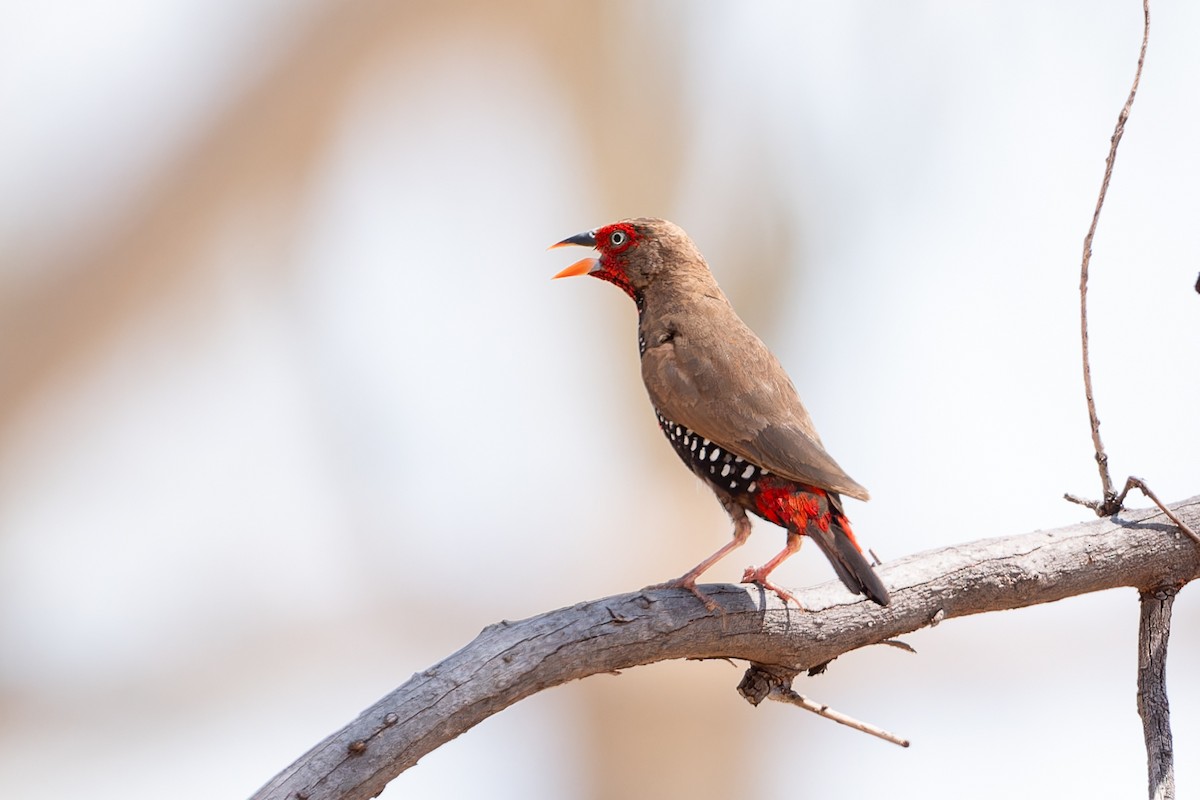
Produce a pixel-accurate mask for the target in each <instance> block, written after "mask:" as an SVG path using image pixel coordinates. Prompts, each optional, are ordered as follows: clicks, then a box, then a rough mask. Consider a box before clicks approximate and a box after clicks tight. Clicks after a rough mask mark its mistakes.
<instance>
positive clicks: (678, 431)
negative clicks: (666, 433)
mask: <svg viewBox="0 0 1200 800" xmlns="http://www.w3.org/2000/svg"><path fill="white" fill-rule="evenodd" d="M675 435H676V436H683V428H682V427H681V426H679V425H676V426H675Z"/></svg>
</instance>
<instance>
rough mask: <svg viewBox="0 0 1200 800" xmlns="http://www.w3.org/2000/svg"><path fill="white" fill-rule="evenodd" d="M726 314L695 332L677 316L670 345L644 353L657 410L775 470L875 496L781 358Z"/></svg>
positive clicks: (841, 490) (845, 491) (797, 478)
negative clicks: (832, 442) (846, 464)
mask: <svg viewBox="0 0 1200 800" xmlns="http://www.w3.org/2000/svg"><path fill="white" fill-rule="evenodd" d="M726 308H728V307H727V306H726ZM720 316H723V317H726V318H725V319H722V320H720V322H721V323H723V324H720V325H717V326H713V325H708V324H706V325H704V326H703V327H700V326H697V328H696V329H693V330H689V327H690V326H689V325H688V324H687V323H688V320H687V319H686V318H678V317H677V318H675V319H673V320H669V321H668V324H669V326H670V327H671V328H672V330H673V333H672V336H671V338H670V339H669V340H667V341H664V342H662V343H657V344H656V343H655V341H656V340H654V339H652V340H651V342H650V343H649V344H650V346H649V347H647V349H646V352H645V354H644V355H643V356H642V378H643V380H644V381H645V383H646V389H647V391H648V392H649V394H650V400H651V402H653V403H654V405H655V407H656V408H657V409H658V410H659V411H660V412H661V413H662V414H663V416H665V417H667V418H668V419H670V420H672V421H673V422H677V423H679V424H680V425H685V426H687V427H688V428H691V429H692V430H693V431H694V432H696V433H698V434H700V435H701V436H703V437H705V438H707V439H710V440H712V441H714V442H717V443H718V444H720V445H721V446H722V447H725V448H726V449H727V450H729V451H730V452H732V453H734V454H736V455H739V456H741V457H742V458H745V459H748V460H749V461H751V462H753V463H755V464H757V465H758V466H760V467H765V468H766V469H769V470H770V471H771V472H774V473H776V474H778V475H782V476H783V477H785V478H789V479H791V480H794V481H799V482H800V483H807V484H809V485H811V486H818V487H820V488H822V489H828V490H830V491H834V492H839V493H841V494H845V495H849V496H850V497H854V498H857V499H859V500H866V499H868V497H869V494H868V492H867V490H866V489H865V488H863V487H862V486H861V485H859V484H858V483H857V482H856V481H855V480H854V479H853V478H851V477H850V476H849V475H847V474H846V473H845V472H844V471H843V470H842V468H841V467H839V466H838V464H837V462H836V461H834V460H833V458H832V457H831V456H830V455H829V454H828V453H826V452H825V448H824V447H822V446H821V440H820V437H818V436H817V432H816V429H815V428H814V427H813V424H812V419H811V418H810V417H809V415H808V412H807V411H806V410H805V408H804V406H803V405H802V404H801V402H800V398H799V396H798V395H797V394H796V389H795V387H794V386H793V385H792V382H791V380H790V379H789V378H788V376H787V373H786V372H784V370H783V367H782V366H781V365H780V364H779V361H778V360H777V359H776V358H775V356H774V355H772V354H771V352H770V351H769V350H767V347H766V345H764V344H763V343H762V341H761V340H760V339H759V338H758V337H757V336H755V335H754V333H753V332H752V331H751V330H750V329H749V328H747V327H746V326H745V324H744V323H742V321H741V320H740V319H739V318H738V317H737V316H736V314H734V313H733V310H732V309H728V315H725V314H721V315H720Z"/></svg>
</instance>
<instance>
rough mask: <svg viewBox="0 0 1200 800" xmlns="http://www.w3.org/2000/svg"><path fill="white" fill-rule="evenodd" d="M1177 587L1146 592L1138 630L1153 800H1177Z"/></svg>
mask: <svg viewBox="0 0 1200 800" xmlns="http://www.w3.org/2000/svg"><path fill="white" fill-rule="evenodd" d="M1176 591H1177V587H1175V586H1161V587H1158V588H1156V589H1151V590H1149V591H1143V592H1142V613H1141V619H1140V625H1139V628H1138V693H1137V706H1138V714H1139V715H1141V717H1142V733H1143V734H1144V735H1145V737H1146V762H1147V767H1148V772H1149V779H1150V793H1149V794H1150V800H1174V797H1175V745H1174V743H1173V740H1172V738H1171V708H1170V704H1169V703H1168V702H1167V639H1168V638H1169V637H1170V635H1171V607H1172V605H1174V603H1175V592H1176Z"/></svg>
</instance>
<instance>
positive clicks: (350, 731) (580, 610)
mask: <svg viewBox="0 0 1200 800" xmlns="http://www.w3.org/2000/svg"><path fill="white" fill-rule="evenodd" d="M1171 509H1172V511H1173V512H1174V513H1175V514H1176V515H1178V516H1179V518H1180V519H1182V520H1183V521H1184V522H1186V523H1188V524H1190V525H1192V526H1193V527H1194V526H1196V525H1198V524H1200V496H1197V497H1193V498H1191V499H1190V500H1186V501H1183V502H1181V503H1177V504H1174V505H1172V506H1171ZM880 575H881V577H882V578H883V580H884V582H885V583H886V584H888V586H889V588H890V589H891V591H892V604H891V606H889V607H888V608H881V607H878V606H875V605H874V604H872V603H868V602H865V601H858V602H853V601H851V599H850V597H849V596H848V595H847V594H846V592H845V589H843V588H842V587H841V585H840V584H835V583H828V584H824V585H822V586H819V587H816V588H814V589H811V590H808V591H805V592H802V593H800V594H799V597H800V600H801V602H803V603H804V605H805V607H806V608H807V609H808V611H798V610H797V609H795V608H790V609H789V608H785V607H784V606H782V605H781V604H780V602H779V601H778V599H777V598H775V597H774V596H773V595H772V594H771V593H769V592H762V591H760V590H759V589H757V588H755V587H747V586H740V585H738V586H735V585H716V586H705V587H704V588H705V591H706V593H708V594H710V595H711V596H712V597H713V598H714V599H715V600H716V601H717V602H718V603H719V604H720V606H721V608H722V609H723V610H724V613H723V614H721V613H716V614H713V613H709V612H708V611H706V610H705V608H704V606H703V605H702V604H701V603H699V602H697V600H696V599H695V598H694V597H692V596H691V595H690V594H689V593H687V592H683V591H678V590H660V591H641V592H633V593H631V594H622V595H614V596H612V597H605V598H602V599H599V600H593V601H589V602H584V603H579V604H577V605H574V606H572V607H570V608H564V609H559V610H557V611H551V612H549V613H546V614H541V615H539V616H536V617H531V618H529V619H525V620H521V621H518V622H508V621H504V622H500V623H497V624H495V625H491V626H489V627H487V628H485V629H484V630H483V631H482V632H481V633H480V634H479V636H477V637H476V638H475V640H474V641H472V642H471V643H470V644H468V645H467V646H466V647H464V648H463V649H461V650H459V651H458V652H457V653H454V654H453V655H451V656H449V657H448V658H446V659H445V660H443V661H442V662H441V663H439V664H437V665H435V666H433V667H431V668H430V669H428V670H425V671H424V672H419V673H417V674H416V675H414V676H413V677H412V678H411V679H410V680H409V681H408V682H406V683H405V684H404V685H402V686H400V687H399V688H397V689H396V690H395V691H393V692H392V693H390V694H389V695H387V696H386V697H384V698H383V699H382V700H380V701H379V702H377V703H376V704H375V705H373V706H371V707H370V708H368V709H367V710H366V711H364V712H363V713H362V714H360V715H359V717H358V718H357V719H355V720H354V721H353V722H351V723H350V724H348V725H347V726H346V727H345V728H343V729H342V730H340V731H338V732H336V733H334V734H333V735H331V736H329V737H328V738H327V739H325V741H323V742H321V743H320V744H318V745H317V746H316V747H314V748H313V749H312V750H310V751H309V752H308V753H306V754H304V755H303V756H301V757H300V758H299V759H298V760H297V761H296V762H295V763H294V764H292V765H291V766H290V767H288V768H287V769H285V770H284V771H283V772H281V773H279V774H278V775H277V776H275V777H274V778H273V779H271V781H270V782H269V783H268V784H267V785H266V786H264V787H263V788H262V789H260V790H259V791H258V792H257V793H256V794H255V795H254V798H255V800H284V798H287V799H288V800H320V799H321V798H348V799H354V798H368V797H373V796H375V795H376V794H378V793H379V792H380V791H382V790H383V788H384V786H385V785H386V784H387V782H388V781H390V780H391V779H392V778H394V777H396V776H397V775H399V774H400V773H401V772H403V771H404V770H406V769H408V768H409V767H411V766H412V765H413V764H415V763H416V762H417V760H418V759H419V758H421V757H422V756H423V755H425V754H426V753H429V752H430V751H432V750H434V749H435V748H437V747H439V746H440V745H442V744H444V743H446V742H448V741H450V740H451V739H453V738H454V737H456V736H458V735H459V734H460V733H463V732H464V731H466V730H468V729H469V728H471V727H472V726H474V725H476V724H477V723H479V722H480V721H482V720H483V719H485V718H487V717H489V716H491V715H492V714H495V713H496V712H498V711H500V710H502V709H504V708H506V707H508V706H510V705H512V704H513V703H515V702H517V701H518V700H521V699H522V698H525V697H528V696H529V695H531V694H534V693H536V692H539V691H541V690H543V689H547V688H549V687H551V686H557V685H559V684H562V683H566V682H568V681H572V680H576V679H578V678H584V677H587V676H589V675H595V674H597V673H604V672H613V671H616V670H622V669H628V668H630V667H635V666H638V665H640V664H649V663H653V662H656V661H665V660H668V659H681V658H683V659H686V658H736V659H742V660H745V661H748V662H750V663H751V665H752V666H754V667H757V668H760V669H768V670H770V669H774V670H776V671H784V672H789V671H790V672H792V673H796V672H799V671H802V670H805V669H808V668H810V667H815V666H817V665H821V664H825V663H826V662H828V661H830V660H831V659H833V658H836V657H837V656H839V655H842V654H844V653H848V652H850V651H851V650H855V649H857V648H860V647H865V646H867V645H870V644H877V643H880V642H884V641H887V640H889V639H892V638H894V637H896V636H901V635H903V634H906V633H910V632H912V631H915V630H918V629H920V628H924V627H926V626H928V625H930V624H931V623H932V622H935V621H940V620H942V619H948V618H950V617H961V616H965V615H968V614H980V613H984V612H988V611H1000V610H1003V609H1010V608H1022V607H1024V606H1030V605H1036V604H1038V603H1049V602H1053V601H1055V600H1061V599H1063V598H1066V597H1073V596H1075V595H1080V594H1085V593H1087V592H1096V591H1101V590H1104V589H1113V588H1116V587H1121V586H1131V587H1135V588H1137V589H1139V590H1143V591H1145V590H1151V589H1155V588H1156V587H1161V586H1181V585H1183V584H1184V583H1186V582H1188V581H1190V580H1193V579H1195V578H1196V577H1200V548H1197V547H1196V545H1195V544H1194V543H1193V542H1192V541H1191V540H1190V539H1187V538H1185V537H1184V536H1183V535H1181V534H1180V533H1179V530H1178V528H1176V527H1175V526H1174V525H1173V524H1171V523H1170V522H1169V521H1168V520H1167V518H1166V517H1165V516H1164V514H1163V513H1162V512H1161V511H1159V510H1157V509H1151V510H1138V511H1122V512H1120V513H1118V514H1116V515H1114V516H1112V517H1106V518H1102V519H1097V520H1093V521H1090V522H1087V523H1082V524H1078V525H1073V526H1070V527H1066V528H1059V529H1057V530H1051V531H1037V532H1034V533H1026V534H1020V535H1016V536H1008V537H1002V538H997V539H985V540H982V541H977V542H971V543H969V544H963V545H957V546H954V547H947V548H943V549H941V550H933V551H929V552H926V553H921V554H918V555H914V556H909V557H907V558H904V559H901V560H899V561H895V562H891V563H889V564H885V565H884V566H882V567H881V568H880ZM855 599H856V600H857V598H855Z"/></svg>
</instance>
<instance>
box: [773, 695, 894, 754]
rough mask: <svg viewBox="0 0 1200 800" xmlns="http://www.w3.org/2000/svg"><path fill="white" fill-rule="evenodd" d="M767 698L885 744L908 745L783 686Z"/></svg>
mask: <svg viewBox="0 0 1200 800" xmlns="http://www.w3.org/2000/svg"><path fill="white" fill-rule="evenodd" d="M767 696H768V697H770V698H771V699H772V700H778V701H779V702H781V703H790V704H791V705H794V706H797V707H798V708H803V709H804V710H805V711H811V712H812V713H814V714H817V715H818V716H822V717H824V718H825V719H830V720H833V721H834V722H837V723H840V724H842V725H845V726H846V727H848V728H853V729H854V730H856V731H862V732H863V733H869V734H871V735H872V736H877V737H879V738H880V739H883V740H884V741H885V742H891V743H892V744H898V745H900V746H901V747H908V745H909V741H908V739H902V738H900V737H899V736H897V735H896V734H894V733H888V732H887V731H885V730H884V729H883V728H880V727H878V726H876V725H872V724H871V723H869V722H861V721H859V720H857V719H855V718H854V717H850V716H847V715H845V714H843V713H842V712H840V711H834V710H833V709H832V708H830V707H829V706H827V705H825V704H824V703H817V702H814V701H812V700H809V699H808V698H807V697H805V696H804V695H802V694H797V693H796V692H795V690H793V689H790V688H787V687H785V686H776V687H775V688H774V689H772V690H771V693H770V694H769V695H767Z"/></svg>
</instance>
